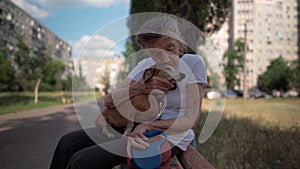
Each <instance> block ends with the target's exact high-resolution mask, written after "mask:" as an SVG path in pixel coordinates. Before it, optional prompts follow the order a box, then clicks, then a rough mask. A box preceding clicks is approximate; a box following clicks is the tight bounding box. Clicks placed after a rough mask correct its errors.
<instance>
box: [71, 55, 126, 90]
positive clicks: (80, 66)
mask: <svg viewBox="0 0 300 169" xmlns="http://www.w3.org/2000/svg"><path fill="white" fill-rule="evenodd" d="M73 62H74V71H75V75H77V76H80V74H81V75H82V76H83V77H85V81H86V82H87V84H88V85H89V87H90V88H96V87H97V88H98V89H99V91H100V93H101V95H104V93H103V90H104V88H105V85H104V83H105V82H104V76H107V77H106V78H108V79H109V81H110V85H111V87H114V86H115V85H116V84H117V82H118V78H119V73H121V70H122V64H123V63H124V59H122V58H120V57H108V58H80V57H78V58H75V59H74V60H73Z"/></svg>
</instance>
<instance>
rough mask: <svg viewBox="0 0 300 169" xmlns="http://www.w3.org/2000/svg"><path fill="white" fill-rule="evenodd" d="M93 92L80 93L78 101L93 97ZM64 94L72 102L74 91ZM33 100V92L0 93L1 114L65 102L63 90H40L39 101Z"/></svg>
mask: <svg viewBox="0 0 300 169" xmlns="http://www.w3.org/2000/svg"><path fill="white" fill-rule="evenodd" d="M91 94H92V93H78V94H77V96H78V97H76V101H84V100H88V99H91ZM64 96H65V97H66V98H68V101H69V102H72V92H64ZM33 100H34V94H33V92H5V93H0V115H3V114H7V113H14V112H21V111H25V110H31V109H37V108H42V107H49V106H55V105H61V104H63V102H62V92H40V93H39V102H38V103H37V104H34V102H33Z"/></svg>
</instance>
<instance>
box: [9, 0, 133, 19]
mask: <svg viewBox="0 0 300 169" xmlns="http://www.w3.org/2000/svg"><path fill="white" fill-rule="evenodd" d="M12 1H13V3H15V4H16V5H17V6H19V7H20V8H22V9H23V10H25V11H26V12H28V13H29V14H30V15H31V16H33V17H35V18H47V17H48V16H50V15H52V14H51V12H50V10H51V9H53V8H70V7H98V8H105V7H109V6H112V5H126V6H129V4H130V0H12Z"/></svg>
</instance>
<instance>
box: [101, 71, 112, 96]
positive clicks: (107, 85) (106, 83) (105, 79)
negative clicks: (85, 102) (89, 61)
mask: <svg viewBox="0 0 300 169" xmlns="http://www.w3.org/2000/svg"><path fill="white" fill-rule="evenodd" d="M101 82H102V84H103V85H104V88H103V92H104V93H105V95H107V94H108V92H109V91H108V90H109V89H110V87H111V85H110V77H109V72H108V69H107V68H106V69H105V72H104V75H103V77H102V79H101Z"/></svg>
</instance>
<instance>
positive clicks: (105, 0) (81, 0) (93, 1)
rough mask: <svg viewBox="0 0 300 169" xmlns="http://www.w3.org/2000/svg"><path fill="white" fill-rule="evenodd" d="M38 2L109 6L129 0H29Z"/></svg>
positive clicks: (47, 5) (52, 4)
mask: <svg viewBox="0 0 300 169" xmlns="http://www.w3.org/2000/svg"><path fill="white" fill-rule="evenodd" d="M30 1H32V2H34V3H37V4H40V5H42V6H43V7H45V8H60V7H86V6H88V7H91V6H93V7H99V8H103V7H109V6H112V5H118V4H124V5H128V4H129V3H130V0H30Z"/></svg>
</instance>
